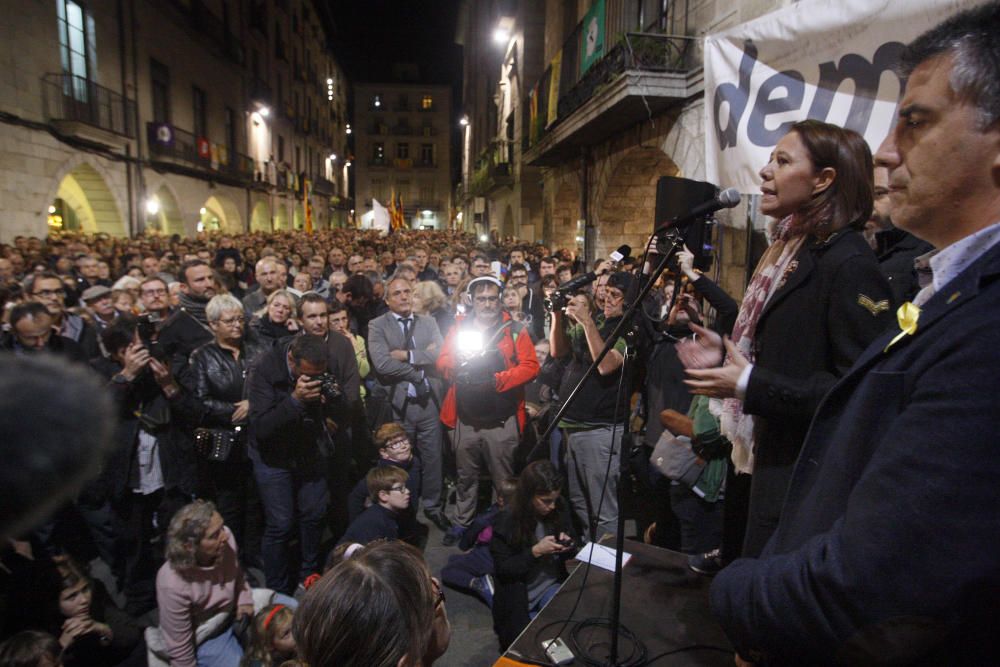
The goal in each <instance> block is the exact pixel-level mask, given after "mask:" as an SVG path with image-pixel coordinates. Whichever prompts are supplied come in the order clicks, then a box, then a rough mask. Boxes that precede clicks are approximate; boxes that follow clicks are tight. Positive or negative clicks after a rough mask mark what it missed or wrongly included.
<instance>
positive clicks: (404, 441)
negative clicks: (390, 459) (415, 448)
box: [385, 438, 410, 451]
mask: <svg viewBox="0 0 1000 667" xmlns="http://www.w3.org/2000/svg"><path fill="white" fill-rule="evenodd" d="M409 446H410V439H409V438H400V439H399V440H393V441H392V442H387V443H385V448H386V449H391V450H394V451H395V450H399V449H406V448H407V447H409Z"/></svg>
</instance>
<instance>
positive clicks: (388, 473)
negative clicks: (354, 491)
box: [337, 466, 410, 544]
mask: <svg viewBox="0 0 1000 667" xmlns="http://www.w3.org/2000/svg"><path fill="white" fill-rule="evenodd" d="M408 477H409V475H407V474H406V471H405V470H403V469H402V468H397V467H396V466H376V467H374V468H372V469H371V470H369V471H368V474H367V475H366V476H365V483H366V484H367V485H368V497H369V498H370V499H371V502H372V505H371V507H369V508H368V509H366V510H365V511H364V512H362V513H361V514H360V515H359V516H358V518H357V519H355V520H354V521H352V522H351V525H350V526H348V527H347V532H345V533H344V536H343V537H341V538H340V541H339V542H338V543H337V544H345V543H350V542H356V543H358V544H368V543H369V542H373V541H375V540H396V539H399V521H400V517H402V516H403V515H404V513H405V512H406V510H407V508H408V507H409V506H410V489H409V488H408V487H407V486H406V480H407V478H408Z"/></svg>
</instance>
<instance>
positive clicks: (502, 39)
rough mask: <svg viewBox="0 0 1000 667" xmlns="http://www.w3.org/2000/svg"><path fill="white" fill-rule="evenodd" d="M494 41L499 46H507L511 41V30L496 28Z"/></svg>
mask: <svg viewBox="0 0 1000 667" xmlns="http://www.w3.org/2000/svg"><path fill="white" fill-rule="evenodd" d="M493 41H494V42H496V43H497V44H501V45H502V44H506V43H507V42H508V41H510V30H507V29H506V28H496V29H495V30H494V31H493Z"/></svg>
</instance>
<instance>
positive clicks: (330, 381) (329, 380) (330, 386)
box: [309, 371, 344, 403]
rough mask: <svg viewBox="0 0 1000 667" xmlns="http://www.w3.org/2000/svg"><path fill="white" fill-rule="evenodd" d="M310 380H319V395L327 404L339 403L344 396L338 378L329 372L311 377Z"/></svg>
mask: <svg viewBox="0 0 1000 667" xmlns="http://www.w3.org/2000/svg"><path fill="white" fill-rule="evenodd" d="M309 379H310V380H313V381H316V380H319V394H320V396H322V397H323V400H325V401H326V402H327V403H337V402H338V401H340V399H341V398H342V397H343V396H344V392H343V390H342V389H341V388H340V382H338V381H337V376H335V375H334V374H333V373H330V372H329V371H328V372H326V373H323V374H322V375H310V376H309Z"/></svg>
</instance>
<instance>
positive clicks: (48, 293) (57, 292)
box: [32, 289, 66, 298]
mask: <svg viewBox="0 0 1000 667" xmlns="http://www.w3.org/2000/svg"><path fill="white" fill-rule="evenodd" d="M65 293H66V292H65V290H61V289H40V290H38V291H37V292H32V294H34V295H35V296H44V297H46V298H51V297H54V296H62V295H64V294H65Z"/></svg>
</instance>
